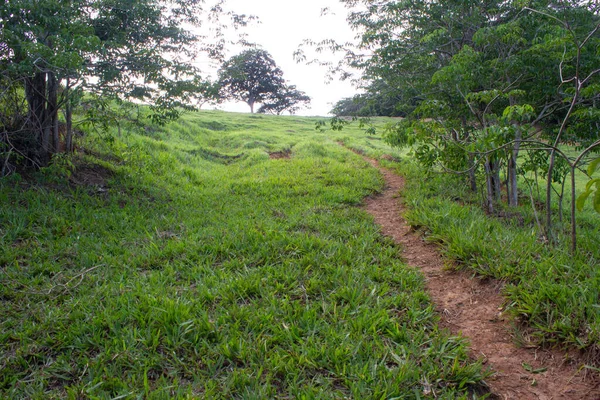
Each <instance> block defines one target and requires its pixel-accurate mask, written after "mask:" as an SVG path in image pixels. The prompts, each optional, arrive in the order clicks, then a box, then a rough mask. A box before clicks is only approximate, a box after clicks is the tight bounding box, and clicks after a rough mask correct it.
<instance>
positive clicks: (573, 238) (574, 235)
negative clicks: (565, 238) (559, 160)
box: [571, 164, 577, 254]
mask: <svg viewBox="0 0 600 400" xmlns="http://www.w3.org/2000/svg"><path fill="white" fill-rule="evenodd" d="M576 167H577V164H574V165H573V166H572V167H571V252H572V253H573V254H575V251H576V250H577V220H576V219H575V218H576V217H575V205H576V204H575V203H576V201H575V168H576Z"/></svg>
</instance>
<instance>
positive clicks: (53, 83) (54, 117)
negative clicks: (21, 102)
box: [47, 72, 60, 153]
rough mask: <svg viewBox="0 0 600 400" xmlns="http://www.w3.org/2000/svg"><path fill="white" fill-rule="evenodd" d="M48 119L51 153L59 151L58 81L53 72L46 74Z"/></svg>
mask: <svg viewBox="0 0 600 400" xmlns="http://www.w3.org/2000/svg"><path fill="white" fill-rule="evenodd" d="M47 113H48V118H49V125H50V130H51V134H52V148H51V152H52V153H57V152H58V151H59V150H60V137H59V135H58V80H57V79H56V75H54V73H53V72H48V110H47Z"/></svg>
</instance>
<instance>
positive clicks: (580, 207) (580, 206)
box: [576, 190, 598, 211]
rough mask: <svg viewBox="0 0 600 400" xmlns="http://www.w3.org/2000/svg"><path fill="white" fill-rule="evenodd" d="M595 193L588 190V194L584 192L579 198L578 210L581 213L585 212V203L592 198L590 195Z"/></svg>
mask: <svg viewBox="0 0 600 400" xmlns="http://www.w3.org/2000/svg"><path fill="white" fill-rule="evenodd" d="M592 193H593V192H592V191H591V190H588V191H586V192H583V193H582V194H581V195H580V196H579V197H578V198H577V203H576V205H577V210H579V211H581V210H583V206H584V205H585V201H586V200H587V198H588V197H590V194H592ZM596 193H598V192H596Z"/></svg>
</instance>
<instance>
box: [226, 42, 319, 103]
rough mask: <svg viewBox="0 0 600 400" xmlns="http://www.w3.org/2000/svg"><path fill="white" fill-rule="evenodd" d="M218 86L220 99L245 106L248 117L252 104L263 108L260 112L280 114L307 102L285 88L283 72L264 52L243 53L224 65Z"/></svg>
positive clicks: (305, 97) (297, 92)
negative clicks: (238, 102) (247, 109)
mask: <svg viewBox="0 0 600 400" xmlns="http://www.w3.org/2000/svg"><path fill="white" fill-rule="evenodd" d="M219 84H220V86H221V95H222V97H223V98H225V99H232V100H240V101H243V102H245V103H246V104H248V106H250V112H251V113H254V106H255V104H256V103H261V104H262V105H263V107H261V110H262V112H273V113H276V114H280V113H281V112H283V111H285V110H289V111H290V112H293V111H295V110H296V109H297V107H296V105H297V104H300V103H307V102H308V101H310V98H308V97H307V96H306V94H304V93H303V92H300V91H298V90H297V89H296V87H295V86H288V85H287V83H286V82H285V80H284V79H283V71H282V70H281V69H280V68H279V67H278V66H277V64H276V63H275V61H274V60H273V58H272V57H271V55H270V54H269V53H268V52H267V51H265V50H260V49H252V50H246V51H244V52H243V53H241V54H238V55H236V56H233V57H232V58H230V59H229V60H228V61H226V62H225V63H224V64H223V66H222V67H221V70H220V71H219Z"/></svg>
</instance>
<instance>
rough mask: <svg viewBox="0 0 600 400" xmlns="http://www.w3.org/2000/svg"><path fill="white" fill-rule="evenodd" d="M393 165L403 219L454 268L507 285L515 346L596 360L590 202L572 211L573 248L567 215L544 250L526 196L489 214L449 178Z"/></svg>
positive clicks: (599, 274)
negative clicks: (573, 248)
mask: <svg viewBox="0 0 600 400" xmlns="http://www.w3.org/2000/svg"><path fill="white" fill-rule="evenodd" d="M399 170H400V171H402V173H404V174H406V175H407V177H408V182H409V185H408V187H407V188H406V192H405V195H406V200H407V202H408V204H409V205H410V207H411V211H410V213H409V214H408V216H407V217H408V219H409V220H410V222H411V223H412V224H413V225H416V226H421V227H424V228H425V229H426V231H427V233H428V236H429V239H430V240H431V241H435V242H438V243H440V244H441V246H442V248H443V249H444V251H445V253H446V255H447V256H448V257H450V258H451V259H454V260H455V261H456V262H457V263H458V265H460V266H462V267H465V268H470V269H473V270H474V271H476V272H477V273H479V274H481V275H484V276H492V277H494V278H497V279H500V280H504V281H505V282H507V286H506V288H505V294H506V295H507V304H506V306H507V310H508V311H509V312H510V313H511V314H512V315H513V316H514V317H515V318H516V319H517V321H520V322H521V323H522V326H521V328H522V329H520V330H519V331H518V332H517V334H519V335H520V337H519V339H520V340H521V341H522V343H523V344H527V345H531V344H533V345H538V344H548V345H557V344H558V345H560V346H564V345H565V344H566V345H567V346H569V347H575V348H578V349H580V350H582V351H583V352H584V353H586V355H588V356H589V360H590V362H591V363H592V364H595V365H598V364H600V358H599V354H600V344H599V343H600V305H599V299H600V224H599V223H598V222H599V220H600V217H599V216H598V214H596V213H595V212H594V211H593V210H591V207H589V206H588V208H587V209H586V210H585V211H584V212H581V213H578V214H577V218H578V224H579V226H580V229H579V239H578V240H579V251H578V252H577V254H575V255H573V254H571V253H570V252H569V249H568V244H569V238H568V228H569V227H568V217H565V218H567V219H566V221H565V226H564V229H565V230H564V232H563V236H562V237H561V244H560V245H558V246H556V247H550V246H548V245H546V244H544V243H541V242H540V241H539V240H538V233H539V232H538V230H537V228H536V223H535V219H534V217H533V215H532V212H531V207H530V206H529V205H528V204H529V199H528V198H526V197H524V198H523V199H522V203H523V205H522V206H521V207H520V210H518V213H515V210H509V217H508V218H490V217H488V216H487V215H485V213H484V212H483V211H482V209H481V207H480V206H478V205H477V204H479V202H480V199H473V198H472V197H471V195H470V194H469V193H466V192H464V191H461V190H460V188H463V187H464V186H465V185H464V184H462V183H458V182H457V181H456V179H457V178H455V177H449V176H448V175H443V174H436V173H431V174H425V173H424V172H423V171H422V170H421V169H420V168H418V167H416V166H414V165H412V164H409V163H405V164H403V165H400V166H399ZM424 175H427V177H426V179H423V177H424ZM581 186H585V181H584V180H581ZM523 190H524V191H525V190H526V188H523ZM457 198H459V199H462V203H463V204H459V203H457V202H456V199H457ZM471 201H473V202H474V203H475V204H474V205H470V202H471ZM569 207H570V206H569V204H566V205H565V208H566V209H568V208H569ZM515 216H519V217H518V218H515ZM540 218H543V216H541V215H540Z"/></svg>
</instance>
